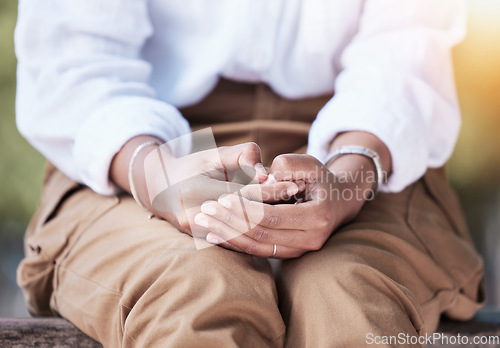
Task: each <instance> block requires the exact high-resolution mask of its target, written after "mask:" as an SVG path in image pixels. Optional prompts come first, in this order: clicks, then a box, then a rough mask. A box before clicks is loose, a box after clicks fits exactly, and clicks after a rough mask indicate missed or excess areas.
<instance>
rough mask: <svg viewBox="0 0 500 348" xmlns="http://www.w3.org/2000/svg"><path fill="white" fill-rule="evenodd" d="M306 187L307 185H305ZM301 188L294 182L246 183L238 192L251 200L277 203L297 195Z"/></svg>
mask: <svg viewBox="0 0 500 348" xmlns="http://www.w3.org/2000/svg"><path fill="white" fill-rule="evenodd" d="M304 187H305V186H304ZM299 190H300V188H299V185H297V184H296V183H294V182H284V181H283V182H277V183H274V184H265V185H259V184H254V185H246V186H245V187H243V188H242V189H241V190H239V191H238V194H239V195H240V196H242V197H245V198H247V199H249V200H251V201H256V202H267V203H276V202H280V201H284V200H287V199H289V198H290V197H292V196H294V195H296V194H297V193H298V192H299Z"/></svg>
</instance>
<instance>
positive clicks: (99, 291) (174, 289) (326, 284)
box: [18, 81, 483, 347]
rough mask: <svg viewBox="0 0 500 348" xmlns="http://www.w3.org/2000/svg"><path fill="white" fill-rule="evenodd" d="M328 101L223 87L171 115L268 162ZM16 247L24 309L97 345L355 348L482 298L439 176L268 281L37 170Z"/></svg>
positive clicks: (139, 214)
mask: <svg viewBox="0 0 500 348" xmlns="http://www.w3.org/2000/svg"><path fill="white" fill-rule="evenodd" d="M327 100H328V98H327V97H325V98H312V99H307V100H300V101H289V100H285V99H283V98H280V97H278V96H277V95H276V94H274V93H273V92H272V91H271V90H270V89H269V88H268V87H267V86H265V85H262V84H261V85H246V84H237V83H231V82H227V81H222V82H221V83H220V84H219V86H218V87H217V88H216V89H215V91H214V92H213V93H212V94H211V95H210V96H208V97H207V98H206V99H205V100H204V101H203V102H201V103H200V104H198V105H197V106H194V107H191V108H186V109H184V110H183V113H184V115H185V116H186V117H187V118H188V119H189V120H190V121H191V122H192V124H193V128H201V127H203V126H206V125H211V126H212V127H213V130H214V132H215V134H216V139H217V142H218V144H219V145H222V144H235V143H239V142H242V141H256V142H257V143H259V145H261V147H262V148H263V157H264V161H265V162H267V163H269V162H270V160H272V158H273V157H274V156H275V155H277V154H279V153H284V152H293V151H303V150H304V149H305V146H306V144H307V131H308V129H309V126H310V122H311V121H312V119H313V118H314V117H315V115H316V113H317V111H318V110H319V108H320V107H321V106H322V105H323V104H324V103H325V102H326V101H327ZM25 246H26V257H25V259H24V260H23V261H22V263H21V264H20V266H19V269H18V282H19V285H20V286H21V287H22V289H23V291H24V293H25V296H26V300H27V304H28V308H29V310H30V312H31V313H32V314H34V315H54V314H57V315H61V316H63V317H65V318H67V319H68V320H70V321H71V322H73V323H74V324H75V325H76V326H78V327H79V328H80V329H81V330H82V331H84V332H85V333H87V334H88V335H90V336H91V337H93V338H95V339H96V340H98V341H100V342H102V343H103V344H104V346H106V347H120V346H123V347H197V346H200V347H282V346H287V347H339V346H346V347H360V346H365V345H366V342H367V337H375V336H382V335H385V336H389V335H398V334H401V333H402V334H408V335H410V336H417V335H422V334H424V333H430V332H432V331H433V330H435V329H436V327H437V325H438V322H439V318H440V315H441V314H442V313H444V314H446V315H448V316H450V317H452V318H456V319H468V318H470V317H471V316H473V315H474V313H475V312H476V310H477V309H478V308H480V306H481V305H482V302H483V296H482V290H481V289H482V287H481V282H482V277H483V273H482V272H483V270H482V261H481V259H480V257H479V256H478V254H477V253H476V251H475V250H474V248H473V246H472V243H471V240H470V238H469V235H468V232H467V230H466V225H465V222H464V219H463V216H462V212H461V210H460V207H459V204H458V202H457V200H456V198H455V196H454V194H453V193H452V191H451V190H450V188H449V187H448V185H447V183H446V180H445V178H444V176H443V174H442V171H439V170H429V171H428V172H427V173H426V174H425V176H424V177H423V178H422V179H421V180H419V181H418V182H416V183H415V184H413V185H411V186H410V187H408V188H406V189H405V190H404V191H403V192H401V193H397V194H386V193H381V194H379V195H378V196H377V197H376V199H375V200H373V201H371V202H369V203H367V204H366V205H365V206H364V208H363V209H362V211H361V213H360V214H359V216H358V217H357V218H356V219H355V220H354V221H353V222H351V223H349V224H348V225H346V226H344V227H342V228H341V229H339V230H338V231H337V232H336V233H335V234H334V235H333V236H332V237H331V238H330V239H329V240H328V241H327V243H326V244H325V246H324V247H323V248H322V249H321V250H319V251H316V252H310V253H308V254H306V255H304V256H302V257H300V258H298V259H292V260H286V261H283V262H282V263H281V265H280V267H279V268H280V269H279V270H278V271H277V272H276V277H275V275H274V274H273V271H272V269H271V267H270V265H269V262H268V261H267V260H263V259H257V258H254V257H252V256H248V255H244V254H240V253H236V252H233V251H228V250H225V249H223V248H220V247H217V246H214V247H209V248H206V249H202V250H197V249H196V248H195V245H194V242H193V239H192V237H190V236H188V235H186V234H183V233H180V232H179V231H177V230H176V229H175V228H174V227H172V226H171V225H170V224H169V223H168V222H166V221H163V220H160V219H157V218H154V219H151V220H149V219H148V213H147V212H146V211H144V210H143V209H142V208H140V207H139V206H138V205H137V204H136V203H135V202H134V200H133V199H132V198H131V197H130V196H128V195H119V196H113V197H104V196H100V195H98V194H96V193H94V192H93V191H91V190H90V189H89V188H86V187H84V186H82V185H79V184H77V183H75V182H73V181H71V180H70V179H69V178H67V177H66V176H65V175H64V174H62V173H61V172H60V171H58V170H57V169H55V168H54V167H52V166H50V165H49V167H48V169H47V175H46V179H45V183H44V190H43V194H42V199H41V203H40V207H39V209H38V211H37V213H36V215H35V216H34V217H33V220H32V222H31V224H30V226H29V229H28V231H27V235H26V242H25ZM370 335H371V336H370Z"/></svg>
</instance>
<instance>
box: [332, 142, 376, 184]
mask: <svg viewBox="0 0 500 348" xmlns="http://www.w3.org/2000/svg"><path fill="white" fill-rule="evenodd" d="M348 154H355V155H361V156H365V157H368V158H370V159H371V160H372V161H373V165H374V166H375V172H376V174H377V186H376V187H375V190H374V193H375V194H376V193H377V192H378V189H379V188H380V186H382V184H383V183H384V171H383V169H382V161H381V160H380V156H379V155H378V153H377V152H376V151H374V150H371V149H368V148H366V147H363V146H355V145H351V146H341V147H339V148H338V149H337V150H335V151H334V152H332V153H331V154H330V155H328V157H327V158H326V160H325V166H327V165H328V163H329V162H330V161H331V160H332V159H334V158H335V157H337V156H338V157H341V156H344V155H348Z"/></svg>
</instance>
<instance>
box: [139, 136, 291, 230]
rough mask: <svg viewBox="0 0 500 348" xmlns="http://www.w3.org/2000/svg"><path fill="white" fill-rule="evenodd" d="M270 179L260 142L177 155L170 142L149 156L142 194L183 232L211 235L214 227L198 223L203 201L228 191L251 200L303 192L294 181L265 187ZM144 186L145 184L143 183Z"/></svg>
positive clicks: (158, 213)
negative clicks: (263, 161)
mask: <svg viewBox="0 0 500 348" xmlns="http://www.w3.org/2000/svg"><path fill="white" fill-rule="evenodd" d="M266 179H267V173H266V171H265V169H264V166H263V165H262V163H261V157H260V148H259V147H258V145H257V144H255V143H245V144H241V145H236V146H229V147H220V148H216V149H211V150H205V151H201V152H196V153H194V154H190V155H187V156H184V157H181V158H175V157H173V156H172V155H171V154H170V153H169V151H168V147H166V145H162V146H161V147H159V148H158V147H156V148H155V149H154V150H152V151H150V152H149V153H148V154H147V156H146V158H145V160H144V181H145V183H146V187H147V194H145V192H144V188H143V189H142V191H143V192H142V193H140V194H139V196H140V197H141V199H142V202H143V203H144V204H145V205H146V207H147V208H148V210H150V211H151V212H152V213H154V214H155V215H156V216H158V217H161V218H164V219H166V220H168V221H169V222H170V223H172V224H173V225H174V226H175V227H176V228H178V229H179V230H180V231H182V232H185V233H188V234H191V235H193V236H195V237H203V238H204V237H205V236H206V234H207V233H208V230H206V229H205V228H200V226H199V225H197V224H195V223H194V219H195V216H196V215H197V214H198V213H199V212H200V206H201V204H202V203H203V202H205V201H209V200H217V199H218V198H219V197H220V196H221V195H223V194H239V195H243V196H245V197H248V198H249V199H253V200H261V198H260V197H262V195H264V196H265V197H277V198H275V200H280V199H286V198H288V197H289V196H291V195H294V194H295V193H297V192H298V187H297V185H295V184H294V183H285V182H281V183H275V184H273V185H265V186H263V185H259V183H261V182H263V181H265V180H266ZM143 186H144V185H143Z"/></svg>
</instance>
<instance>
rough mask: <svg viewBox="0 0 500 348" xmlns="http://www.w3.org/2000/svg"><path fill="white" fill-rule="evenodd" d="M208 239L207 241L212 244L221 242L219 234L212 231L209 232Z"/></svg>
mask: <svg viewBox="0 0 500 348" xmlns="http://www.w3.org/2000/svg"><path fill="white" fill-rule="evenodd" d="M206 239H207V242H209V243H212V244H219V243H220V240H219V236H217V235H216V234H214V233H212V232H210V233H209V234H207V237H206Z"/></svg>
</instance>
